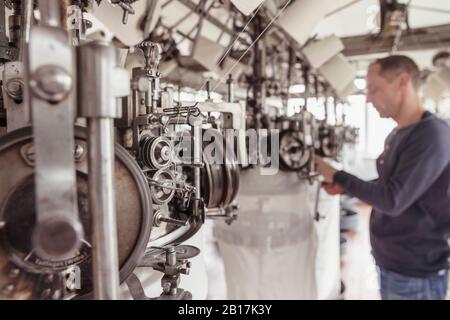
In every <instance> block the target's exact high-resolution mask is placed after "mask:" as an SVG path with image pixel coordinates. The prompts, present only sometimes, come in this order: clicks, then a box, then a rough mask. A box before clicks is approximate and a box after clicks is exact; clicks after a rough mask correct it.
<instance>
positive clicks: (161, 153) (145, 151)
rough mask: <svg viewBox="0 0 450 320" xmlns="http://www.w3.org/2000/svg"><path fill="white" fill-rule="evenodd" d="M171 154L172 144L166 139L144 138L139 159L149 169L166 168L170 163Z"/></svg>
mask: <svg viewBox="0 0 450 320" xmlns="http://www.w3.org/2000/svg"><path fill="white" fill-rule="evenodd" d="M172 153H173V147H172V142H171V141H170V140H169V139H168V138H166V137H150V136H145V137H143V139H142V140H141V150H140V158H141V161H142V162H143V163H144V164H145V165H146V166H147V167H149V168H152V169H156V170H160V169H165V168H167V167H168V166H169V165H170V164H171V163H172Z"/></svg>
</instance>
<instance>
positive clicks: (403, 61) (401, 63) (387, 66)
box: [372, 55, 422, 90]
mask: <svg viewBox="0 0 450 320" xmlns="http://www.w3.org/2000/svg"><path fill="white" fill-rule="evenodd" d="M372 65H379V66H380V75H381V76H383V77H385V78H387V79H388V80H393V79H394V78H396V77H397V76H398V75H399V74H400V73H401V72H406V73H407V74H409V76H410V77H411V81H412V84H413V86H414V88H415V89H416V90H417V89H419V87H420V85H421V82H422V81H421V78H420V71H419V67H418V66H417V64H416V63H415V62H414V61H413V60H412V59H411V58H408V57H407V56H402V55H393V56H389V57H385V58H381V59H377V60H376V61H375V62H374V63H372Z"/></svg>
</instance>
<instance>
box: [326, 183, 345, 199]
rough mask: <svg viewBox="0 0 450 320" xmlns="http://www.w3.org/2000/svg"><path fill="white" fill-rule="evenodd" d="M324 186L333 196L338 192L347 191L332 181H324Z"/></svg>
mask: <svg viewBox="0 0 450 320" xmlns="http://www.w3.org/2000/svg"><path fill="white" fill-rule="evenodd" d="M322 188H324V189H325V191H326V192H327V193H328V194H329V195H331V196H335V195H338V194H344V193H345V191H344V189H342V188H341V187H339V186H338V185H335V184H332V183H327V182H323V183H322Z"/></svg>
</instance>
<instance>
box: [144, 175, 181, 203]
mask: <svg viewBox="0 0 450 320" xmlns="http://www.w3.org/2000/svg"><path fill="white" fill-rule="evenodd" d="M175 187H176V186H175V176H174V174H173V173H172V172H171V171H169V170H158V171H156V172H155V173H154V174H153V176H152V178H151V182H150V189H151V192H152V199H153V201H154V203H155V204H158V205H163V204H166V203H169V201H170V200H172V198H173V196H174V195H175Z"/></svg>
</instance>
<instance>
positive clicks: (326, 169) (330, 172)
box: [314, 156, 337, 184]
mask: <svg viewBox="0 0 450 320" xmlns="http://www.w3.org/2000/svg"><path fill="white" fill-rule="evenodd" d="M314 160H315V163H316V169H317V171H318V172H319V173H320V174H321V175H322V176H323V177H324V182H325V183H329V184H332V183H333V178H334V175H335V174H336V172H337V170H336V169H335V168H333V167H332V166H330V165H329V164H328V163H326V162H325V161H323V159H322V158H321V157H319V156H315V157H314Z"/></svg>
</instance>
